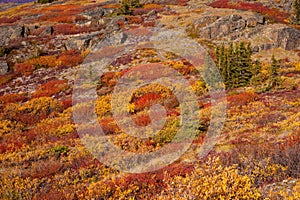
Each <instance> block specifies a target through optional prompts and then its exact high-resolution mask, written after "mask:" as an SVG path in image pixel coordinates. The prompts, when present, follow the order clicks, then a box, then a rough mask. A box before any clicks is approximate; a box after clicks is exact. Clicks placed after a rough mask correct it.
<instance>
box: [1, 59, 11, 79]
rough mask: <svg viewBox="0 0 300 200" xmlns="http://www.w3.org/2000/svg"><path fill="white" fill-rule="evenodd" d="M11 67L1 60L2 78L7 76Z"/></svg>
mask: <svg viewBox="0 0 300 200" xmlns="http://www.w3.org/2000/svg"><path fill="white" fill-rule="evenodd" d="M8 71H9V67H8V65H7V63H6V61H5V60H0V76H2V75H5V74H7V72H8Z"/></svg>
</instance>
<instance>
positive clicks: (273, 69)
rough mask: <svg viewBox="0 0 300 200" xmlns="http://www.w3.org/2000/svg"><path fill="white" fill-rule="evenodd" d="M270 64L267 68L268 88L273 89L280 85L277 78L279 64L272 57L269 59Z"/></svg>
mask: <svg viewBox="0 0 300 200" xmlns="http://www.w3.org/2000/svg"><path fill="white" fill-rule="evenodd" d="M271 61H272V63H271V66H270V67H269V70H268V71H269V88H274V87H276V86H278V85H279V84H280V77H279V72H278V71H279V68H280V65H279V62H278V60H276V59H275V57H274V55H273V56H272V59H271Z"/></svg>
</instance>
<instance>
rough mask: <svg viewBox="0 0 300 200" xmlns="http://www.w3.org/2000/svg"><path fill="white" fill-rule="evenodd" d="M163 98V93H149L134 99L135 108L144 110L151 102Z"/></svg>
mask: <svg viewBox="0 0 300 200" xmlns="http://www.w3.org/2000/svg"><path fill="white" fill-rule="evenodd" d="M160 99H161V95H160V94H157V93H153V92H152V93H147V94H145V95H143V96H141V97H140V98H138V99H137V100H135V101H134V105H135V109H136V110H142V109H144V108H146V107H149V106H150V105H151V104H153V103H155V102H158V101H159V100H160Z"/></svg>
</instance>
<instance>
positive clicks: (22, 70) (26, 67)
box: [14, 63, 36, 75]
mask: <svg viewBox="0 0 300 200" xmlns="http://www.w3.org/2000/svg"><path fill="white" fill-rule="evenodd" d="M35 68H36V67H35V66H34V65H33V64H29V63H19V64H17V65H15V66H14V71H15V73H17V74H20V75H22V74H25V75H29V74H31V73H32V72H33V71H34V70H35Z"/></svg>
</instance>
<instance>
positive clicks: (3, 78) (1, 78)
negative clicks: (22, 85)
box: [0, 74, 13, 86]
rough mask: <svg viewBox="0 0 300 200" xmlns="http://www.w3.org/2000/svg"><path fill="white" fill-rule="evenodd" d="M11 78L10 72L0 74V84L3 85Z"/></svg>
mask: <svg viewBox="0 0 300 200" xmlns="http://www.w3.org/2000/svg"><path fill="white" fill-rule="evenodd" d="M12 79H13V75H12V74H7V75H3V76H0V86H2V85H4V84H5V83H8V82H9V81H10V80H12Z"/></svg>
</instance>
